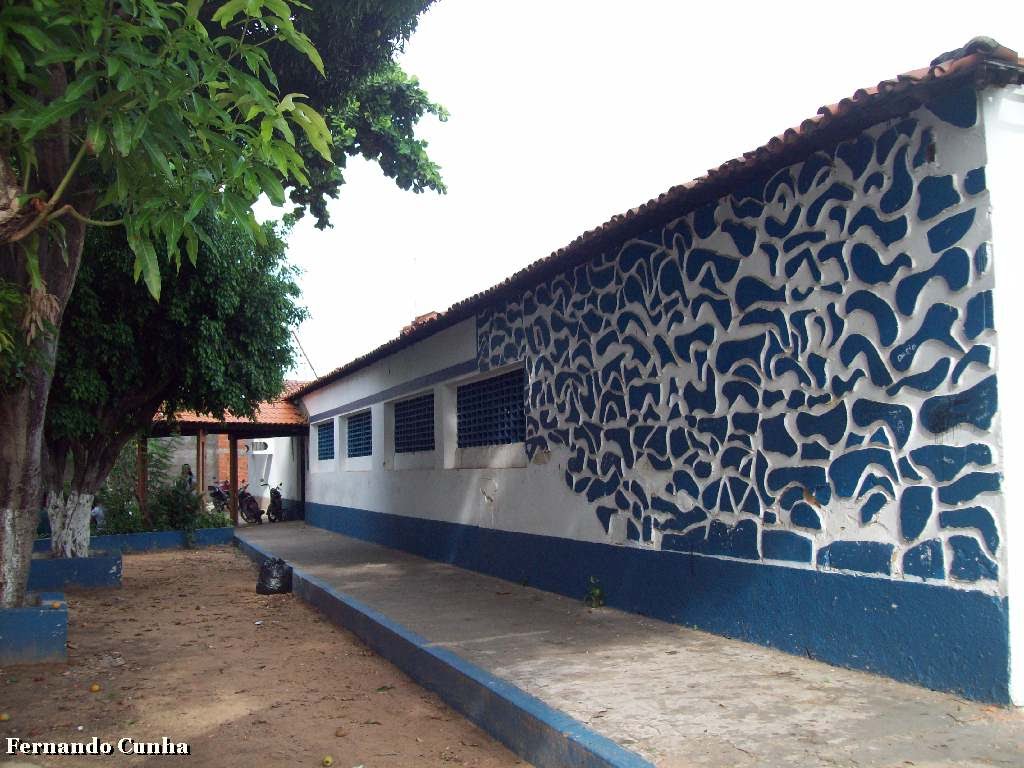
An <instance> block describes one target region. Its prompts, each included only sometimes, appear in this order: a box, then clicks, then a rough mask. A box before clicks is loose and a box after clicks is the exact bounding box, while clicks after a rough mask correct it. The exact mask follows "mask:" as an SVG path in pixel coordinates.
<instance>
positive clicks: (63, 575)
mask: <svg viewBox="0 0 1024 768" xmlns="http://www.w3.org/2000/svg"><path fill="white" fill-rule="evenodd" d="M121 570H122V561H121V553H120V552H93V554H92V555H90V556H89V557H52V558H51V557H37V558H33V559H32V564H31V567H30V568H29V572H28V589H29V591H30V592H41V591H44V590H46V591H56V590H62V589H64V588H65V587H120V586H121Z"/></svg>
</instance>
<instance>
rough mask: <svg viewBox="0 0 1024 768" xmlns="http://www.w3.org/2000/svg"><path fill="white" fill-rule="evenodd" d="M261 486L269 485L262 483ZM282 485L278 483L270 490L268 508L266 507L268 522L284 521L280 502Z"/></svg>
mask: <svg viewBox="0 0 1024 768" xmlns="http://www.w3.org/2000/svg"><path fill="white" fill-rule="evenodd" d="M263 485H270V483H267V482H264V483H263ZM282 485H284V483H278V484H277V485H276V486H274V487H273V488H271V489H270V506H269V507H267V521H268V522H271V523H278V522H280V521H281V520H283V519H284V505H283V504H282V501H281V486H282Z"/></svg>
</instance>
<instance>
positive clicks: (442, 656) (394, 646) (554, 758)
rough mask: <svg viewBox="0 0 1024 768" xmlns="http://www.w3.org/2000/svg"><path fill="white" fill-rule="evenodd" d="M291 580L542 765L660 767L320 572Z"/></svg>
mask: <svg viewBox="0 0 1024 768" xmlns="http://www.w3.org/2000/svg"><path fill="white" fill-rule="evenodd" d="M238 544H239V547H240V548H241V550H242V551H243V552H245V553H246V554H247V555H249V557H251V558H253V559H254V560H256V561H257V562H262V561H263V560H265V559H267V558H269V557H271V556H272V555H271V554H270V553H268V552H265V551H264V550H263V549H261V548H260V547H258V546H256V545H254V544H250V543H249V542H247V541H245V540H243V539H239V540H238ZM292 585H293V590H294V592H295V594H296V595H298V596H299V597H300V598H302V599H303V600H305V601H306V602H308V603H310V604H311V605H313V606H314V607H315V608H317V609H318V610H320V611H321V612H323V613H324V614H326V616H327V617H328V618H329V619H331V621H333V622H334V623H336V624H338V625H339V626H342V627H345V628H346V629H348V630H349V631H351V632H353V633H354V634H355V635H357V636H358V637H359V638H360V639H362V640H363V641H364V642H365V643H366V644H367V645H369V646H370V647H371V648H373V649H374V650H375V651H377V652H378V653H379V654H380V655H381V656H383V657H384V658H386V659H387V660H388V661H390V662H392V663H393V664H395V665H396V666H397V667H399V668H400V669H401V670H403V671H404V672H405V673H406V674H408V675H409V676H410V677H411V678H413V680H415V681H416V682H418V683H419V684H420V685H422V686H423V687H425V688H428V689H429V690H432V691H435V692H436V693H437V694H438V695H439V696H440V697H441V698H442V699H444V700H445V701H446V702H447V703H448V704H450V705H451V706H452V707H454V708H455V709H457V710H458V711H459V712H462V714H464V715H465V716H466V717H467V718H469V719H470V720H472V721H473V722H474V723H476V724H477V725H479V726H480V727H481V728H483V730H485V731H487V732H488V733H489V734H491V735H492V736H494V737H495V738H496V739H498V740H499V741H501V742H502V743H503V744H505V745H506V746H508V747H509V748H510V749H511V750H512V751H513V752H515V753H516V754H518V755H520V756H521V757H523V758H525V759H526V760H529V761H530V763H531V764H533V765H535V766H537V767H538V768H653V766H652V765H651V763H649V762H648V761H647V760H645V759H643V758H642V757H640V756H639V755H637V754H635V753H633V752H630V751H628V750H626V749H623V748H622V747H620V746H619V745H618V744H616V743H615V742H613V741H611V740H610V739H607V738H605V737H604V736H601V735H600V734H597V733H595V732H594V731H592V730H590V729H589V728H587V727H586V726H585V725H583V724H582V723H580V722H579V721H578V720H575V719H573V718H572V717H570V716H569V715H567V714H565V713H564V712H561V711H560V710H557V709H552V708H551V707H549V706H548V705H547V704H545V703H544V702H542V701H540V700H539V699H536V698H534V697H533V696H530V695H529V694H528V693H526V692H525V691H523V690H521V689H520V688H517V687H516V686H514V685H512V684H511V683H509V682H507V681H505V680H502V679H501V678H498V677H495V676H494V675H492V674H490V673H489V672H485V671H484V670H482V669H480V668H479V667H477V666H475V665H473V664H470V663H469V662H467V661H466V660H465V659H462V658H461V657H459V656H458V655H456V654H455V653H452V652H451V651H449V650H447V649H445V648H437V647H435V646H433V645H432V644H431V643H429V642H428V641H427V640H426V639H425V638H423V637H420V636H419V635H417V634H416V633H414V632H411V631H410V630H408V629H406V628H405V627H403V626H402V625H400V624H397V623H395V622H394V621H392V620H391V619H389V618H388V617H387V616H385V615H384V614H382V613H380V612H379V611H375V610H374V609H373V608H370V607H369V606H367V605H365V604H363V603H361V602H360V601H358V600H356V599H355V598H353V597H351V596H349V595H346V594H344V593H342V592H338V591H337V590H335V589H334V588H333V587H331V586H330V585H329V584H327V583H326V582H323V581H321V580H320V579H317V578H316V577H315V576H311V575H309V574H307V573H304V572H303V571H301V570H299V569H296V568H293V570H292Z"/></svg>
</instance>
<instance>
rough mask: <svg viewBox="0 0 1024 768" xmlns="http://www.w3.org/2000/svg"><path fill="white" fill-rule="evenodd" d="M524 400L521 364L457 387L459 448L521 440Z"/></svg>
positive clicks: (524, 381)
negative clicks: (519, 366) (512, 369)
mask: <svg viewBox="0 0 1024 768" xmlns="http://www.w3.org/2000/svg"><path fill="white" fill-rule="evenodd" d="M525 400H526V372H525V371H524V370H523V369H521V368H520V369H519V370H515V371H511V372H510V373H505V374H502V375H500V376H493V377H491V378H489V379H483V380H482V381H474V382H473V383H472V384H464V385H462V386H461V387H459V391H458V405H457V411H458V431H459V448H472V447H475V446H480V445H502V444H505V443H518V442H522V441H523V440H524V439H525V437H526V413H525Z"/></svg>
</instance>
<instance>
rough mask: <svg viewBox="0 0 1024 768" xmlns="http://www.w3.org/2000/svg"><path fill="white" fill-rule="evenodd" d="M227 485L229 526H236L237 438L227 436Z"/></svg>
mask: <svg viewBox="0 0 1024 768" xmlns="http://www.w3.org/2000/svg"><path fill="white" fill-rule="evenodd" d="M228 467H229V470H228V478H229V479H228V484H229V485H230V486H231V495H230V496H229V497H228V509H229V510H230V511H231V524H232V525H238V438H237V437H235V436H234V435H228Z"/></svg>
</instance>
